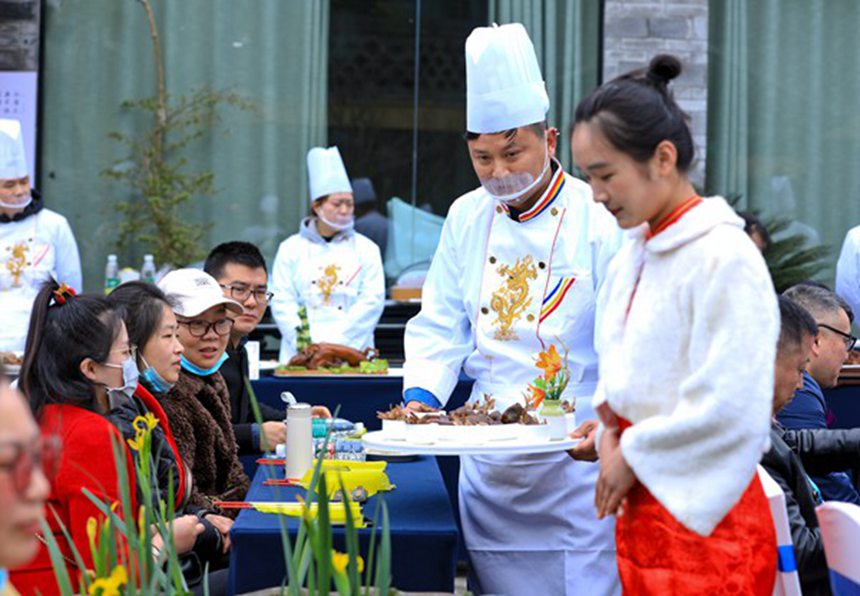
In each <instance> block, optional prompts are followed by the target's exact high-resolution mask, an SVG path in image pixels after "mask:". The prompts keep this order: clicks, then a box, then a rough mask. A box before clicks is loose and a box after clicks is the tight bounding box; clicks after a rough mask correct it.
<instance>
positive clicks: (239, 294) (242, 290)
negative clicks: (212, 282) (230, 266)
mask: <svg viewBox="0 0 860 596" xmlns="http://www.w3.org/2000/svg"><path fill="white" fill-rule="evenodd" d="M219 285H220V286H221V287H222V288H224V289H225V290H230V298H232V299H233V300H238V301H239V302H245V300H247V299H248V296H250V295H251V294H253V295H254V300H256V301H257V302H259V303H263V302H268V301H269V300H271V299H272V296H274V294H273V293H272V292H270V291H268V290H252V289H251V288H249V287H248V286H244V285H230V284H219Z"/></svg>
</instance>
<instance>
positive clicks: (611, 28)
mask: <svg viewBox="0 0 860 596" xmlns="http://www.w3.org/2000/svg"><path fill="white" fill-rule="evenodd" d="M605 11H606V12H605V18H604V23H603V34H604V38H603V80H604V81H607V80H609V79H611V78H613V77H615V76H617V75H619V74H621V73H624V72H626V71H628V70H632V69H634V68H639V67H642V66H645V65H646V64H647V63H648V61H649V60H650V59H651V58H652V57H653V56H654V55H655V54H659V53H669V54H674V55H676V56H678V58H680V59H681V62H682V63H683V64H684V71H683V72H682V74H681V76H680V77H679V78H677V79H675V81H674V83H673V88H674V91H675V97H676V98H677V100H678V103H679V104H680V105H681V107H682V108H683V109H684V110H685V111H686V112H687V113H688V114H689V115H690V117H691V119H692V128H693V140H694V141H695V143H696V163H695V164H694V168H693V170H692V171H691V173H690V177H691V179H692V180H693V182H694V183H695V184H699V185H703V184H704V178H705V158H706V156H705V136H706V132H707V107H708V0H606V9H605Z"/></svg>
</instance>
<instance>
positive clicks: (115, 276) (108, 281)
mask: <svg viewBox="0 0 860 596" xmlns="http://www.w3.org/2000/svg"><path fill="white" fill-rule="evenodd" d="M118 285H119V264H118V263H117V260H116V255H108V258H107V265H106V266H105V294H110V293H111V292H113V289H114V288H115V287H117V286H118Z"/></svg>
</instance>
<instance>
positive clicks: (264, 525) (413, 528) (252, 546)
mask: <svg viewBox="0 0 860 596" xmlns="http://www.w3.org/2000/svg"><path fill="white" fill-rule="evenodd" d="M387 472H388V476H389V478H390V479H391V482H392V483H394V484H395V485H396V487H397V488H395V489H394V490H393V491H391V492H388V493H382V494H381V495H376V496H374V497H372V498H371V499H369V500H368V502H367V503H366V504H365V505H364V507H363V510H364V514H365V516H366V517H368V518H372V517H373V512H374V511H375V507H376V501H377V500H378V499H379V498H380V496H381V497H383V498H384V499H385V503H386V505H387V507H388V513H389V520H390V532H391V552H392V555H391V569H392V576H393V585H394V586H396V587H397V588H399V589H401V590H407V591H437V592H452V591H453V590H454V577H455V571H456V570H455V567H456V554H457V541H458V531H457V525H456V523H455V521H454V515H453V512H452V510H451V505H450V503H449V501H448V495H447V493H446V490H445V485H444V484H443V482H442V477H441V475H440V473H439V469H438V467H437V465H436V461H435V459H434V458H432V457H420V458H418V459H417V460H416V461H412V462H404V463H390V464H388V469H387ZM275 474H277V475H278V477H283V469H282V468H273V467H270V466H260V468H259V469H258V470H257V473H256V474H255V475H254V480H253V482H252V484H251V489H250V491H249V492H248V496H247V498H246V500H248V501H293V500H295V495H297V494H304V492H305V491H304V490H303V489H299V488H292V487H271V486H263V481H264V480H265V479H266V478H271V477H275V476H274V475H275ZM281 521H284V522H285V525H286V527H287V528H289V531H290V536H291V538H292V539H294V538H295V533H296V531H297V529H298V520H297V519H296V518H291V517H282V516H278V515H272V514H265V513H260V512H258V511H252V510H246V511H242V512H241V513H240V514H239V517H238V518H237V519H236V523H235V524H234V525H233V529H232V530H231V531H230V540H231V541H232V548H231V553H230V578H229V588H228V590H229V593H231V594H241V593H243V592H248V591H252V590H259V589H263V588H266V587H271V586H279V585H281V582H282V581H283V579H284V576H285V574H286V567H285V566H284V557H283V549H282V546H281V534H280V527H281ZM370 533H371V530H370V529H369V528H366V529H363V530H359V543H360V550H361V554H362V556H363V557H365V561H367V549H368V545H369V540H370ZM377 543H378V542H377ZM334 547H335V548H336V549H337V550H339V551H341V552H346V547H345V545H344V542H343V529H342V528H335V529H334Z"/></svg>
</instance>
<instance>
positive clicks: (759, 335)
mask: <svg viewBox="0 0 860 596" xmlns="http://www.w3.org/2000/svg"><path fill="white" fill-rule="evenodd" d="M680 72H681V64H680V62H679V61H678V60H677V59H676V58H674V57H672V56H665V55H664V56H657V57H656V58H654V60H652V62H651V65H650V66H649V67H648V68H647V69H643V70H641V71H636V72H633V73H630V74H627V75H624V76H622V77H619V78H618V79H615V80H613V81H610V82H609V83H606V84H604V85H603V86H601V87H600V88H598V89H597V90H595V91H593V92H592V93H591V94H590V95H589V96H588V97H586V98H585V99H584V100H583V101H582V102H581V103H580V105H579V106H578V108H577V110H576V116H575V126H574V131H573V138H572V145H573V153H574V159H575V161H576V164H577V166H578V167H579V169H580V171H581V172H582V173H583V174H584V175H585V177H586V179H587V180H588V181H589V183H590V184H591V187H592V190H593V192H594V199H595V200H596V201H598V202H600V203H602V204H603V205H604V206H605V207H606V208H607V209H608V210H609V211H610V212H611V213H612V214H613V215H614V216H615V218H616V220H617V221H618V225H619V226H620V227H621V228H623V229H625V230H628V238H627V240H626V242H625V244H624V246H623V247H622V248H621V250H620V251H619V253H618V255H617V256H616V257H615V259H614V260H613V262H612V263H611V264H610V268H609V272H608V274H607V279H606V281H605V282H604V283H605V285H604V288H603V294H602V301H603V304H604V307H603V312H602V319H601V320H599V321H598V323H597V326H596V329H597V330H598V331H597V335H598V337H597V340H596V343H597V349H598V353H599V355H600V384H599V385H598V388H597V393H596V394H595V396H594V404H595V410H596V411H597V412H598V415H599V416H600V420H601V424H600V429H599V431H598V446H599V453H600V476H599V478H598V482H597V486H596V489H595V505H596V507H597V513H598V516H599V517H603V516H605V515H610V514H615V515H617V526H616V545H617V548H618V567H619V572H620V576H621V582H622V586H623V589H624V592H625V593H630V594H704V593H717V592H719V593H723V591H725V590H728V591H729V592H731V593H738V594H765V593H767V594H770V593H771V591H772V587H773V582H774V578H775V575H776V561H777V551H776V539H775V536H774V532H773V525H772V523H771V521H770V512H769V508H768V503H767V500H766V498H765V495H764V492H763V490H762V488H761V485H760V483H759V481H758V477H757V475H756V464H757V463H758V462H759V460H760V459H761V456H762V453H763V452H764V451H766V449H767V447H768V429H769V425H770V413H771V399H772V397H773V368H774V359H775V352H776V342H777V337H778V334H779V312H778V310H777V302H776V296H775V292H774V289H773V285H772V282H771V279H770V276H769V274H768V271H767V268H766V266H765V263H764V261H763V259H762V257H761V255H760V254H759V252H758V251H757V250H756V248H755V246H754V245H753V244H752V242H750V240H749V238H748V237H747V236H746V234H745V233H744V230H743V222H742V220H741V219H740V218H739V217H737V216H736V215H735V213H734V211H733V210H732V209H731V208H730V207H729V206H728V205H727V204H726V202H725V201H724V200H723V199H722V198H720V197H713V198H705V199H703V198H701V197H699V196H698V195H697V193H696V191H695V189H694V188H693V186H692V184H691V183H690V182H689V180H688V178H687V174H686V172H687V170H688V168H689V167H690V164H691V162H692V159H693V141H692V137H691V135H690V131H689V128H688V127H687V124H686V116H685V114H684V113H683V112H682V111H681V109H680V108H679V107H678V105H677V104H676V103H675V101H674V99H673V98H672V95H671V92H670V91H669V90H668V82H669V81H670V80H671V79H673V78H675V77H676V76H678V74H680Z"/></svg>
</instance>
